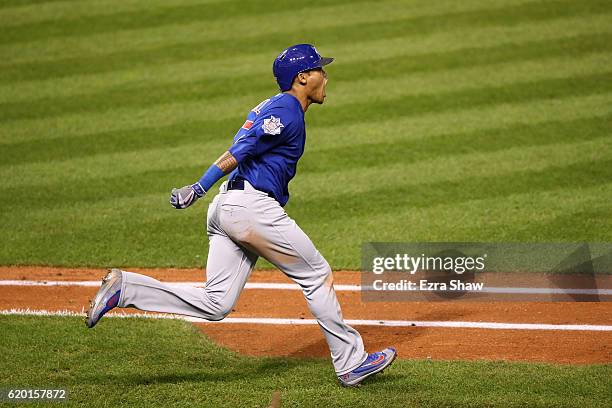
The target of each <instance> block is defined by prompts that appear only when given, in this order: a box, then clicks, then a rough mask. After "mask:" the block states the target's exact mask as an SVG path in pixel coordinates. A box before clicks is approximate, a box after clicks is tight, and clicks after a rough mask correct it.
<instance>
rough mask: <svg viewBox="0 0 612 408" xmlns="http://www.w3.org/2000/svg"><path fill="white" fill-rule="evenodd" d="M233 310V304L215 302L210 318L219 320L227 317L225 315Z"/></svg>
mask: <svg viewBox="0 0 612 408" xmlns="http://www.w3.org/2000/svg"><path fill="white" fill-rule="evenodd" d="M231 312H232V305H228V304H223V303H215V305H214V307H213V310H212V316H211V318H210V320H213V321H219V320H223V319H225V317H226V316H227V315H228V314H230V313H231Z"/></svg>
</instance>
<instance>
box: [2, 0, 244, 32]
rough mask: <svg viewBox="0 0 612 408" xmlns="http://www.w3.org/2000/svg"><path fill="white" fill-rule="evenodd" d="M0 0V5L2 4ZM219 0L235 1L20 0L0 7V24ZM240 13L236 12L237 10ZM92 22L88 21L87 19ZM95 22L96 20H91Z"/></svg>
mask: <svg viewBox="0 0 612 408" xmlns="http://www.w3.org/2000/svg"><path fill="white" fill-rule="evenodd" d="M4 3H5V2H3V3H2V4H4ZM219 3H227V4H228V5H229V7H228V8H231V7H235V3H238V1H236V0H172V2H168V1H167V0H122V1H117V0H97V1H95V2H92V1H82V0H81V1H74V0H72V1H71V0H68V1H63V0H58V1H55V2H44V3H42V4H28V3H27V2H21V1H20V2H19V3H18V4H17V5H15V6H13V7H0V25H3V26H6V27H19V28H21V29H23V28H25V27H28V28H30V31H32V30H40V29H41V28H42V29H44V27H46V25H47V24H50V23H53V22H55V23H56V24H69V23H71V22H74V20H79V19H84V18H91V17H103V16H109V15H119V16H125V15H130V13H135V12H139V11H140V12H142V13H143V14H144V13H146V12H151V11H152V10H153V11H154V10H167V9H170V10H174V9H177V8H186V7H189V6H191V7H193V6H198V5H199V6H205V5H208V6H209V7H211V11H212V10H215V11H217V12H218V11H219V5H218V4H219ZM238 14H239V13H238ZM88 21H90V22H91V20H88ZM94 24H95V22H94Z"/></svg>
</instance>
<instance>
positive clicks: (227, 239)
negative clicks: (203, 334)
mask: <svg viewBox="0 0 612 408" xmlns="http://www.w3.org/2000/svg"><path fill="white" fill-rule="evenodd" d="M332 61H333V58H325V57H321V56H320V55H319V53H318V52H317V50H316V48H315V47H314V46H312V45H310V44H298V45H294V46H292V47H289V48H287V49H285V50H284V51H283V52H281V53H280V54H279V55H278V56H277V57H276V59H275V60H274V64H273V71H274V76H275V78H276V81H277V83H278V86H279V87H280V90H281V93H279V94H277V95H275V96H273V97H271V98H269V99H266V100H265V101H263V102H261V103H260V104H259V105H257V106H255V107H254V108H253V109H252V110H251V111H250V112H249V114H248V116H247V118H246V121H245V122H244V125H242V127H241V128H240V130H239V131H238V133H236V135H235V136H234V143H233V144H232V146H231V147H230V148H229V149H228V150H227V151H226V152H225V153H223V154H222V155H221V156H220V157H219V159H218V160H217V161H215V162H214V164H212V165H211V166H210V168H209V169H208V170H207V171H206V172H205V173H204V175H203V176H202V177H201V178H200V180H198V181H197V182H196V183H194V184H192V185H187V186H185V187H182V188H179V189H173V190H172V193H171V196H170V204H172V206H173V207H175V208H177V209H184V208H187V207H189V206H191V205H192V204H193V203H195V202H196V201H197V200H198V199H200V198H202V197H203V196H204V195H205V194H206V193H207V192H208V191H210V188H211V187H212V186H213V185H214V184H215V183H216V182H217V181H218V180H219V179H220V178H221V177H223V176H225V175H226V174H229V177H228V180H227V181H225V182H223V183H222V184H221V186H220V188H219V194H217V195H216V196H215V198H214V199H213V200H212V202H211V204H210V205H209V207H208V216H207V233H208V238H209V243H210V245H209V252H208V264H207V266H206V275H207V281H206V285H205V287H204V288H196V287H177V286H171V285H168V284H165V283H162V282H159V281H157V280H155V279H153V278H150V277H148V276H144V275H140V274H136V273H132V272H126V271H121V270H118V269H113V270H111V272H110V273H109V274H108V275H107V276H106V277H105V278H104V279H103V281H102V286H101V288H100V290H99V291H98V294H97V295H96V297H95V299H94V300H93V301H92V303H91V305H90V309H89V311H88V312H87V326H88V327H93V326H95V325H96V323H97V322H98V321H99V320H100V318H101V317H102V316H103V315H104V314H105V313H106V312H108V311H109V310H111V309H113V308H115V307H134V308H137V309H140V310H146V311H152V312H166V313H176V314H181V315H188V316H195V317H199V318H203V319H206V320H221V319H223V318H224V317H225V316H227V315H228V314H229V313H230V311H231V310H232V307H233V306H234V304H235V303H236V301H237V300H238V296H239V295H240V292H241V291H242V289H243V288H244V285H245V284H246V281H247V279H248V277H249V275H250V273H251V271H252V270H253V267H254V266H255V263H256V261H257V259H258V257H260V256H261V257H264V258H265V259H267V260H268V261H269V262H270V263H272V264H274V265H275V266H276V267H278V268H279V269H280V270H282V271H283V272H284V273H285V274H286V275H287V276H289V277H290V278H291V279H293V280H294V281H295V282H296V283H297V284H298V285H300V287H301V288H302V290H303V292H304V297H305V298H306V301H307V302H308V307H309V308H310V311H311V312H312V314H313V315H314V317H315V318H316V319H317V321H318V323H319V326H320V328H321V330H322V331H323V334H324V336H325V339H326V340H327V344H328V346H329V349H330V351H331V358H332V362H333V365H334V369H335V371H336V374H337V376H338V379H339V380H340V382H341V384H343V385H345V386H354V385H357V384H359V383H360V382H361V381H363V380H364V379H365V378H366V377H369V376H371V375H373V374H376V373H378V372H381V371H382V370H384V369H385V368H386V367H388V366H389V365H390V364H391V363H392V362H393V360H394V359H395V357H396V351H395V349H394V348H392V347H389V348H386V349H384V350H382V351H380V352H375V353H371V354H368V353H366V352H365V350H364V345H363V341H362V339H361V336H360V335H359V333H358V332H357V331H356V330H355V329H353V328H352V327H350V326H349V325H347V324H346V323H345V322H344V320H343V318H342V312H341V310H340V305H339V303H338V299H337V298H336V293H335V291H334V287H333V284H332V282H333V278H332V272H331V268H330V266H329V264H328V263H327V261H326V260H325V259H324V258H323V256H322V255H321V254H320V253H319V251H317V249H316V248H315V246H314V245H313V243H312V242H311V240H310V239H309V238H308V236H307V235H306V234H305V233H304V231H302V229H301V228H300V227H299V226H298V225H297V224H296V222H295V221H294V220H293V219H291V218H290V217H289V216H288V215H287V213H286V212H285V211H284V210H283V207H284V206H285V204H287V201H288V200H289V191H288V184H289V181H290V180H291V179H292V178H293V177H294V176H295V172H296V166H297V162H298V160H299V159H300V157H301V156H302V154H303V152H304V144H305V142H306V129H305V123H304V114H305V113H306V111H307V110H308V107H309V106H310V105H311V104H312V103H317V104H322V103H323V101H324V100H325V86H326V84H327V73H326V72H325V70H324V69H323V66H325V65H327V64H329V63H331V62H332Z"/></svg>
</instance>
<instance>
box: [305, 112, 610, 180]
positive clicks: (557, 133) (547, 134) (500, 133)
mask: <svg viewBox="0 0 612 408" xmlns="http://www.w3.org/2000/svg"><path fill="white" fill-rule="evenodd" d="M609 129H612V113H611V114H607V115H604V116H601V117H588V118H580V119H574V120H567V119H565V118H564V119H557V120H550V121H548V122H540V123H537V124H533V125H523V124H519V125H515V126H506V127H503V128H500V129H485V130H476V131H471V132H453V131H452V130H449V131H448V133H444V134H440V135H437V136H431V137H427V138H417V139H407V140H394V141H389V142H378V143H366V144H359V143H355V144H352V145H345V146H338V147H333V148H329V149H319V150H316V151H311V152H309V154H308V156H307V157H306V158H305V159H304V160H303V161H301V162H300V171H301V172H304V173H326V172H329V171H333V170H335V169H346V171H347V172H353V171H356V170H359V171H361V170H362V169H363V168H365V167H377V166H380V161H381V158H382V157H384V160H385V162H390V163H403V164H409V163H412V162H417V161H422V160H428V159H433V158H436V157H444V156H454V155H462V154H466V153H471V152H483V153H484V152H495V151H499V150H505V149H509V148H516V147H519V146H537V145H546V144H553V143H573V142H578V141H580V140H585V141H586V140H591V139H598V138H602V137H609ZM364 151H367V152H368V154H367V155H364V154H363V152H364ZM611 158H612V157H611Z"/></svg>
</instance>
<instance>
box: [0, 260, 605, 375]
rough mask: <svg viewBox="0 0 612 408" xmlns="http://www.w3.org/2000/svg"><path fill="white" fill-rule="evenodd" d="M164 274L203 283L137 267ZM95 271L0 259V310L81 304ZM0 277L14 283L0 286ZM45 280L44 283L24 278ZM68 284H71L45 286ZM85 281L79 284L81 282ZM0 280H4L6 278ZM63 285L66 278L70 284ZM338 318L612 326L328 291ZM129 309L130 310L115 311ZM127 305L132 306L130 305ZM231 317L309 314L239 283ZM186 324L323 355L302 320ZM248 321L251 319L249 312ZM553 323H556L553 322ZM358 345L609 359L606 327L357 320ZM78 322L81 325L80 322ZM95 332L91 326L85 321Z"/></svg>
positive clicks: (260, 276) (99, 273)
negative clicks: (490, 326)
mask: <svg viewBox="0 0 612 408" xmlns="http://www.w3.org/2000/svg"><path fill="white" fill-rule="evenodd" d="M125 269H127V270H130V271H135V272H140V273H144V274H147V275H150V276H153V277H155V278H157V279H160V280H162V281H168V282H203V280H204V273H203V271H202V270H199V269H196V270H185V269H147V270H145V269H138V268H125ZM104 274H105V271H104V270H101V269H83V268H78V269H69V268H47V267H42V268H41V267H0V310H8V309H31V310H42V309H44V310H49V311H53V310H71V311H75V312H81V311H82V310H83V308H86V307H87V304H88V300H89V299H90V298H91V297H93V295H94V294H95V293H96V290H97V289H96V287H94V286H91V281H99V280H100V279H101V277H103V276H104ZM2 281H4V282H6V281H24V283H23V285H20V284H19V283H18V282H10V284H2ZM26 281H27V282H31V281H39V282H49V283H50V284H51V285H43V284H37V285H36V286H32V285H26ZM334 281H335V285H336V286H337V287H339V288H340V287H341V286H342V285H356V284H359V272H350V271H340V272H334ZM54 282H60V283H61V282H70V283H71V286H66V285H63V284H59V285H53V283H54ZM87 282H90V283H89V286H88V283H87ZM290 282H291V281H290V280H288V279H287V278H286V277H285V276H284V275H283V274H282V273H280V272H278V271H255V272H254V273H253V275H252V276H251V278H250V279H249V283H282V284H287V283H290ZM7 283H8V282H7ZM72 283H76V284H75V285H72ZM338 298H339V300H340V303H341V305H342V309H343V312H344V317H345V319H350V320H385V321H388V320H395V321H421V322H430V321H436V322H472V323H474V322H494V323H530V324H553V325H605V326H611V325H612V303H609V302H600V303H597V302H590V303H587V302H554V303H553V302H362V300H361V296H360V293H359V292H358V291H351V290H338ZM124 310H125V312H132V310H131V309H124ZM134 312H136V311H135V310H134ZM230 317H232V318H248V319H256V318H283V319H298V320H299V319H304V320H308V319H311V318H312V316H311V315H310V313H309V311H308V308H307V306H306V302H305V300H304V299H303V297H302V294H301V292H300V291H298V290H290V289H278V288H274V285H272V288H270V289H246V290H245V291H244V292H243V293H242V295H241V297H240V300H239V302H238V304H237V305H236V307H235V309H234V311H233V312H232V314H230ZM246 321H247V322H248V323H245V322H242V323H195V324H196V325H198V327H200V328H201V330H202V331H203V332H204V333H205V334H206V335H207V336H209V337H210V338H212V339H213V340H214V341H215V342H217V343H218V344H220V345H222V346H225V347H228V348H230V349H232V350H235V351H238V352H240V353H243V354H248V355H273V356H289V357H312V356H321V357H328V355H329V351H328V350H327V346H326V344H325V341H324V338H323V335H322V334H321V332H320V330H319V328H318V327H317V326H316V325H312V324H305V325H303V324H299V325H274V324H258V323H250V320H246ZM255 322H256V320H255ZM559 327H561V326H559ZM356 328H357V329H358V330H359V331H360V332H361V334H362V336H363V338H364V342H365V344H366V347H367V349H368V350H376V349H380V348H383V347H385V346H388V345H394V346H396V347H397V348H398V354H399V356H400V358H418V359H423V358H431V359H435V360H455V359H459V360H480V359H487V360H513V361H537V362H557V363H572V364H590V363H610V362H612V331H609V330H605V331H589V330H587V331H573V330H562V329H553V330H521V329H512V330H507V329H480V328H455V327H453V328H448V327H418V326H417V327H378V326H371V325H367V326H359V325H357V326H356ZM83 329H84V330H85V325H83ZM94 330H95V329H94Z"/></svg>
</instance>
